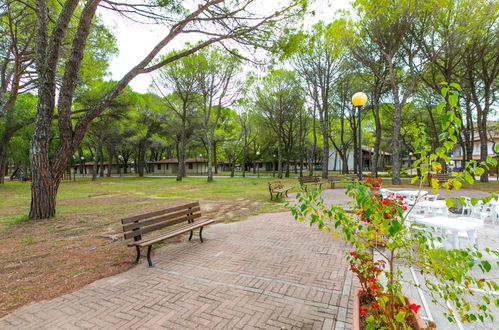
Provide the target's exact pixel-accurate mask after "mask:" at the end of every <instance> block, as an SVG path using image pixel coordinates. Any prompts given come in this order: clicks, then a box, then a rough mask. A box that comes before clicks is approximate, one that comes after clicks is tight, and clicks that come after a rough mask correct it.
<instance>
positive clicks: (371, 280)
mask: <svg viewBox="0 0 499 330" xmlns="http://www.w3.org/2000/svg"><path fill="white" fill-rule="evenodd" d="M367 282H368V283H376V279H375V278H370V279H368V280H367Z"/></svg>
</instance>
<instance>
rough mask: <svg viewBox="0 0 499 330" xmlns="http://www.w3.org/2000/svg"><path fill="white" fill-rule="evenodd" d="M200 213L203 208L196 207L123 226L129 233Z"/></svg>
mask: <svg viewBox="0 0 499 330" xmlns="http://www.w3.org/2000/svg"><path fill="white" fill-rule="evenodd" d="M198 212H201V208H200V207H199V206H195V207H193V208H191V209H187V210H182V211H179V212H175V213H170V214H166V215H162V216H158V217H156V218H153V219H150V220H143V221H138V222H132V223H129V224H126V225H124V226H123V231H124V232H128V231H130V230H134V229H137V228H142V227H146V226H149V225H153V224H155V223H158V222H163V221H165V220H170V219H175V218H178V217H181V216H184V215H187V214H191V213H192V214H194V213H198Z"/></svg>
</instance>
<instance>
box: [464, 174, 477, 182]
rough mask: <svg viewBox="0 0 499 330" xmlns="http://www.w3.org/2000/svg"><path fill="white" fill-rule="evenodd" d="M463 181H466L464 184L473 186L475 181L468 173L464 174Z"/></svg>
mask: <svg viewBox="0 0 499 330" xmlns="http://www.w3.org/2000/svg"><path fill="white" fill-rule="evenodd" d="M464 179H465V180H466V182H468V183H469V184H473V183H475V179H474V178H473V177H472V176H471V174H470V173H469V172H464Z"/></svg>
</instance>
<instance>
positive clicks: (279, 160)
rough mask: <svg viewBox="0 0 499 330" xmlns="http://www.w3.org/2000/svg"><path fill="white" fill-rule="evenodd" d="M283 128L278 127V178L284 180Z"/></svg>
mask: <svg viewBox="0 0 499 330" xmlns="http://www.w3.org/2000/svg"><path fill="white" fill-rule="evenodd" d="M281 138H282V137H281V126H280V125H278V126H277V177H278V178H279V179H282V146H281Z"/></svg>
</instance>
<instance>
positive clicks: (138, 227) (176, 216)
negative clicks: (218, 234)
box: [121, 202, 215, 267]
mask: <svg viewBox="0 0 499 330" xmlns="http://www.w3.org/2000/svg"><path fill="white" fill-rule="evenodd" d="M199 218H201V208H200V207H199V202H194V203H189V204H185V205H180V206H176V207H172V208H169V209H165V210H160V211H155V212H150V213H146V214H140V215H136V216H134V217H130V218H125V219H121V223H122V225H123V234H124V237H125V240H130V241H129V243H128V246H135V249H136V250H137V259H136V260H135V262H139V259H140V256H141V255H140V248H142V247H146V246H147V262H148V263H149V267H153V263H152V261H151V249H152V245H153V244H156V243H159V242H162V241H164V240H166V239H168V238H172V237H174V236H178V235H181V234H184V233H187V232H190V236H189V241H190V240H191V239H192V235H193V231H194V229H198V228H199V239H200V240H201V243H203V236H202V234H203V227H204V226H206V225H208V224H210V223H212V222H214V221H215V220H197V219H199ZM162 229H166V230H164V231H161V232H160V233H159V234H157V235H156V236H153V237H147V238H143V237H142V236H143V235H144V234H147V233H151V232H154V231H159V230H162Z"/></svg>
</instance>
